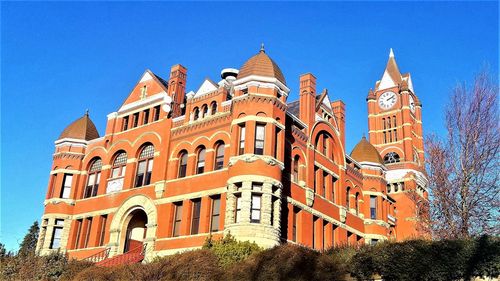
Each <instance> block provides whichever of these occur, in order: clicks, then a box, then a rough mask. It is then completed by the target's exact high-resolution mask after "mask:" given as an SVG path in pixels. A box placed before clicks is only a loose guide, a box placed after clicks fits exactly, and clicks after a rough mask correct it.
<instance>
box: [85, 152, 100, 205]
mask: <svg viewBox="0 0 500 281" xmlns="http://www.w3.org/2000/svg"><path fill="white" fill-rule="evenodd" d="M101 168H102V161H101V158H97V159H95V160H94V161H93V162H92V165H90V168H89V176H88V179H87V186H86V187H85V194H84V195H83V198H89V197H93V196H96V195H97V190H98V189H99V181H100V180H101Z"/></svg>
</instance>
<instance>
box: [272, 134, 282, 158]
mask: <svg viewBox="0 0 500 281" xmlns="http://www.w3.org/2000/svg"><path fill="white" fill-rule="evenodd" d="M280 132H281V130H280V129H279V128H276V134H275V136H276V139H275V140H274V149H273V157H274V158H278V149H279V145H278V143H279V136H280Z"/></svg>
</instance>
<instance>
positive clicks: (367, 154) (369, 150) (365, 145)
mask: <svg viewBox="0 0 500 281" xmlns="http://www.w3.org/2000/svg"><path fill="white" fill-rule="evenodd" d="M351 157H352V158H353V159H354V160H356V161H358V162H372V163H377V164H384V161H383V160H382V157H380V154H379V153H378V151H377V149H376V148H375V147H374V146H373V145H372V144H371V143H369V142H368V141H367V140H366V138H365V136H363V138H362V139H361V141H360V142H358V144H356V146H355V147H354V149H353V150H352V152H351Z"/></svg>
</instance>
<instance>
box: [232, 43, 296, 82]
mask: <svg viewBox="0 0 500 281" xmlns="http://www.w3.org/2000/svg"><path fill="white" fill-rule="evenodd" d="M251 75H257V76H264V77H271V78H276V79H278V81H280V82H281V83H283V84H285V85H286V81H285V77H284V76H283V73H282V72H281V69H280V68H279V66H278V65H277V64H276V63H275V62H274V61H273V60H272V59H271V58H270V57H269V56H268V55H267V54H266V51H265V50H264V44H262V46H261V48H260V51H259V53H258V54H256V55H255V56H253V57H251V58H250V59H248V60H247V61H246V62H245V63H244V64H243V66H242V67H241V68H240V72H239V74H238V79H242V78H245V77H248V76H251Z"/></svg>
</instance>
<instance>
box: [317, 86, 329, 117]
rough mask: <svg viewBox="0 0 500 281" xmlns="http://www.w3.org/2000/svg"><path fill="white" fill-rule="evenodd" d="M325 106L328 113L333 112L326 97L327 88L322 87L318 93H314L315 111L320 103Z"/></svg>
mask: <svg viewBox="0 0 500 281" xmlns="http://www.w3.org/2000/svg"><path fill="white" fill-rule="evenodd" d="M322 104H323V105H324V106H326V108H327V109H329V110H330V113H333V109H332V105H331V102H330V98H329V97H328V90H327V89H324V90H323V92H322V93H321V94H320V95H316V111H318V109H319V108H320V107H321V105H322Z"/></svg>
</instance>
